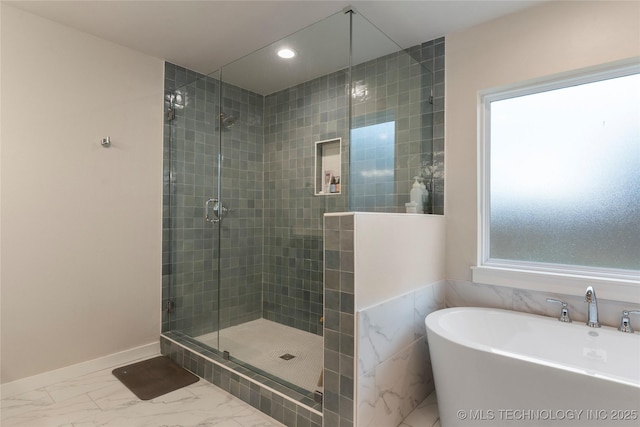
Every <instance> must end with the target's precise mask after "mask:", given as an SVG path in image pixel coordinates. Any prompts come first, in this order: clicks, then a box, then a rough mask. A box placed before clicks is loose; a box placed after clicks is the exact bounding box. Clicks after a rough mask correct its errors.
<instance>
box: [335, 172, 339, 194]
mask: <svg viewBox="0 0 640 427" xmlns="http://www.w3.org/2000/svg"><path fill="white" fill-rule="evenodd" d="M335 179H336V193H339V192H340V177H339V176H336V177H335Z"/></svg>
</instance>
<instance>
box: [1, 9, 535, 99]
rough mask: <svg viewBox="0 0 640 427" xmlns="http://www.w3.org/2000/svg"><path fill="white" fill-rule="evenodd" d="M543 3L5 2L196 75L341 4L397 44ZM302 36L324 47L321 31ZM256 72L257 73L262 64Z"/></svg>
mask: <svg viewBox="0 0 640 427" xmlns="http://www.w3.org/2000/svg"><path fill="white" fill-rule="evenodd" d="M543 1H544V0H536V1H504V0H503V1H482V0H475V1H457V0H448V1H426V0H423V1H338V0H335V1H313V0H309V1H300V0H299V1H244V0H235V1H212V0H209V1H207V0H204V1H202V0H201V1H191V0H174V1H157V0H137V1H118V0H112V1H100V0H85V1H6V0H5V2H6V3H8V4H11V5H12V6H15V7H17V8H20V9H22V10H25V11H28V12H31V13H34V14H36V15H39V16H42V17H44V18H48V19H51V20H53V21H56V22H59V23H61V24H64V25H67V26H69V27H72V28H76V29H78V30H81V31H84V32H87V33H90V34H93V35H95V36H98V37H100V38H103V39H106V40H110V41H112V42H115V43H117V44H120V45H123V46H127V47H130V48H132V49H135V50H137V51H140V52H143V53H146V54H149V55H152V56H155V57H158V58H161V59H164V60H166V61H169V62H172V63H174V64H177V65H180V66H183V67H186V68H189V69H191V70H194V71H198V72H200V73H203V74H208V73H210V72H212V71H215V70H217V69H219V68H221V67H222V66H223V65H226V64H229V63H231V62H233V61H236V60H238V59H239V58H242V57H244V56H245V55H247V54H249V53H251V52H254V51H256V50H258V49H260V48H263V47H265V46H267V45H269V44H271V43H273V42H275V41H277V40H280V39H283V38H285V37H287V36H288V35H291V34H293V33H296V32H297V31H299V30H301V29H303V28H306V27H308V26H310V25H312V24H314V23H315V22H317V21H320V20H322V19H324V18H326V17H328V16H330V15H333V14H337V13H338V12H340V11H341V10H342V9H343V8H345V7H347V6H349V5H351V6H353V7H354V8H355V10H356V11H357V13H358V14H359V15H361V16H363V17H365V18H366V19H367V20H369V21H370V22H371V23H373V24H374V25H375V26H377V27H378V28H379V29H380V30H381V31H382V32H384V33H386V34H387V35H388V36H389V37H390V38H391V39H392V40H393V41H395V43H397V44H398V45H399V46H400V47H402V48H407V47H411V46H415V45H418V44H421V43H423V42H425V41H429V40H433V39H435V38H438V37H442V36H444V35H446V34H449V33H451V32H454V31H458V30H461V29H464V28H468V27H471V26H474V25H478V24H480V23H483V22H487V21H489V20H492V19H495V18H497V17H500V16H504V15H507V14H510V13H513V12H516V11H519V10H522V9H525V8H528V7H531V6H533V5H536V4H539V3H542V2H543ZM310 40H311V41H313V40H315V42H316V43H319V44H320V45H323V44H324V45H327V44H328V43H327V41H328V37H325V36H321V37H315V39H314V38H313V37H311V38H310ZM332 43H333V42H332ZM375 44H378V45H379V44H381V43H380V42H379V41H378V42H376V43H375ZM355 50H356V49H355V48H354V51H355ZM360 50H362V49H360ZM240 62H242V61H240ZM258 68H260V67H258ZM258 71H261V72H262V74H263V75H264V74H265V73H264V69H261V70H258ZM275 74H277V73H275ZM250 79H251V78H249V80H250ZM271 90H272V88H270V87H266V86H265V87H263V88H258V89H256V91H257V92H259V93H263V94H264V93H272V92H270V91H271Z"/></svg>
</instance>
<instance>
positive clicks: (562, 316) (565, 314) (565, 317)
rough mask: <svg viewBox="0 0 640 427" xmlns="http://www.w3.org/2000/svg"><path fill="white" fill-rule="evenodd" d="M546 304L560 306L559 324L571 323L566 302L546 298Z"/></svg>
mask: <svg viewBox="0 0 640 427" xmlns="http://www.w3.org/2000/svg"><path fill="white" fill-rule="evenodd" d="M547 302H553V303H556V304H560V305H561V306H562V311H561V312H560V317H558V320H559V321H561V322H567V323H571V318H570V317H569V307H568V306H567V303H566V302H564V301H560V300H559V299H553V298H547Z"/></svg>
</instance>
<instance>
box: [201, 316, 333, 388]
mask: <svg viewBox="0 0 640 427" xmlns="http://www.w3.org/2000/svg"><path fill="white" fill-rule="evenodd" d="M219 333H220V350H222V351H223V350H226V351H228V352H229V353H230V354H231V357H233V358H235V359H239V360H241V361H242V362H245V363H248V364H249V365H251V366H255V367H256V368H258V369H260V370H262V371H265V372H267V373H269V374H271V375H274V376H276V377H278V378H282V379H283V380H285V381H287V382H290V383H292V384H294V385H297V386H298V387H302V388H303V389H305V390H309V391H314V390H317V389H319V387H318V379H319V377H320V373H321V372H322V353H323V350H322V336H320V335H315V334H312V333H309V332H305V331H301V330H299V329H296V328H292V327H290V326H285V325H282V324H280V323H276V322H272V321H270V320H266V319H257V320H253V321H251V322H247V323H243V324H241V325H237V326H232V327H230V328H226V329H222V330H221V331H220V332H219ZM195 338H196V339H197V340H198V341H200V342H202V343H203V344H206V345H208V346H210V347H213V348H217V347H218V332H212V333H210V334H206V335H201V336H199V337H195ZM286 354H290V355H292V356H294V357H293V358H289V360H286V358H285V359H283V358H281V356H283V355H286Z"/></svg>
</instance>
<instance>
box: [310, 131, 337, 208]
mask: <svg viewBox="0 0 640 427" xmlns="http://www.w3.org/2000/svg"><path fill="white" fill-rule="evenodd" d="M315 145H316V153H315V194H316V196H328V195H337V194H341V193H342V191H341V189H342V183H341V182H340V180H341V176H342V172H341V171H342V138H335V139H329V140H326V141H316V143H315Z"/></svg>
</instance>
